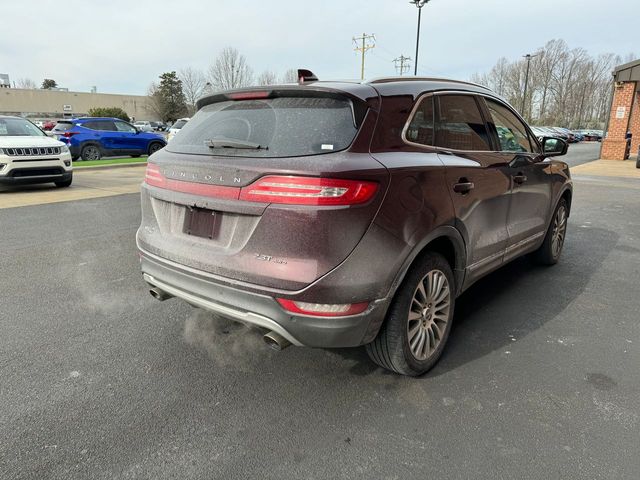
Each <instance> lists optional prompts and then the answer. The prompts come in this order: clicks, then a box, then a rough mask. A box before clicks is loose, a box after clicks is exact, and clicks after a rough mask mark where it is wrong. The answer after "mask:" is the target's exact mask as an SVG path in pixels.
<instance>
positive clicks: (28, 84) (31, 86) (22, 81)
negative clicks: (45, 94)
mask: <svg viewBox="0 0 640 480" xmlns="http://www.w3.org/2000/svg"><path fill="white" fill-rule="evenodd" d="M15 85H16V87H17V88H24V89H26V90H35V89H36V88H38V84H36V82H34V81H33V80H31V79H30V78H19V79H18V80H16V84H15Z"/></svg>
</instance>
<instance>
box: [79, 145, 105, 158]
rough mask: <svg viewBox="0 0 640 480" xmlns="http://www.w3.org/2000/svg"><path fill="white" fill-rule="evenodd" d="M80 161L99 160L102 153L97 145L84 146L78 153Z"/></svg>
mask: <svg viewBox="0 0 640 480" xmlns="http://www.w3.org/2000/svg"><path fill="white" fill-rule="evenodd" d="M80 157H81V158H82V160H100V159H101V158H102V153H101V152H100V147H98V146H97V145H85V146H84V147H82V151H81V152H80Z"/></svg>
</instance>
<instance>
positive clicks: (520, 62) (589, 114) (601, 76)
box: [471, 40, 634, 128]
mask: <svg viewBox="0 0 640 480" xmlns="http://www.w3.org/2000/svg"><path fill="white" fill-rule="evenodd" d="M534 55H535V56H534V57H533V58H532V59H531V64H530V73H529V82H528V88H527V98H525V99H524V101H523V98H522V95H523V92H524V81H525V75H526V60H524V59H522V58H519V59H517V60H516V61H511V62H510V61H508V60H507V59H504V58H501V59H499V60H498V62H497V63H496V65H494V66H493V67H492V68H491V70H490V71H489V72H487V73H477V74H474V75H472V77H471V78H472V80H473V81H474V82H476V83H481V84H483V85H486V86H488V87H490V88H491V89H493V90H494V91H496V92H497V93H499V94H501V95H502V96H503V97H505V98H506V99H507V100H508V101H509V102H510V103H512V104H513V105H514V106H516V107H517V108H522V105H524V109H523V110H524V111H523V112H521V113H522V114H523V115H525V117H526V118H527V119H529V120H531V121H532V122H534V123H536V124H547V125H562V126H567V127H570V128H592V127H600V128H601V127H602V126H603V124H604V122H605V121H606V118H605V117H606V114H607V109H608V105H609V99H610V97H611V74H610V72H611V69H612V68H613V67H614V66H615V65H620V64H621V63H624V61H625V60H629V59H631V58H633V57H634V55H633V54H629V55H626V56H625V57H620V56H615V55H613V54H603V55H598V56H597V57H592V56H590V55H589V54H588V53H587V52H586V51H585V50H584V49H581V48H575V49H570V48H569V46H568V45H567V44H566V42H565V41H564V40H551V41H549V42H547V44H546V45H545V46H544V47H542V48H540V49H538V50H537V51H536V52H535V53H534Z"/></svg>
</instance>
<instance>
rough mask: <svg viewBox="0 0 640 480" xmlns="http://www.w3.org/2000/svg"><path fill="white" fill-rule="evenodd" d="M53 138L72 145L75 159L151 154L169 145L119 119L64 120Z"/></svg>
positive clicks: (160, 136) (54, 130)
mask: <svg viewBox="0 0 640 480" xmlns="http://www.w3.org/2000/svg"><path fill="white" fill-rule="evenodd" d="M51 135H52V136H54V137H55V138H57V139H58V140H60V141H62V142H64V143H66V144H67V145H68V146H69V150H71V156H72V158H73V159H74V160H78V159H82V160H100V158H102V157H112V156H116V155H130V156H132V157H139V156H140V155H151V154H152V153H154V152H157V151H158V150H160V149H161V148H162V147H164V146H165V145H166V144H167V142H166V141H165V139H164V137H163V136H162V135H158V134H156V133H148V132H141V131H140V130H138V129H137V128H136V127H134V126H133V125H131V124H130V123H127V122H125V121H123V120H120V119H118V118H76V119H73V120H60V121H59V122H58V123H57V124H56V126H55V127H54V128H53V130H51Z"/></svg>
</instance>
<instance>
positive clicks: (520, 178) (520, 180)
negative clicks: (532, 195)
mask: <svg viewBox="0 0 640 480" xmlns="http://www.w3.org/2000/svg"><path fill="white" fill-rule="evenodd" d="M513 181H514V182H515V183H517V184H518V185H521V184H523V183H524V182H526V181H527V176H526V175H524V174H522V173H518V174H517V175H514V176H513Z"/></svg>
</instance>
